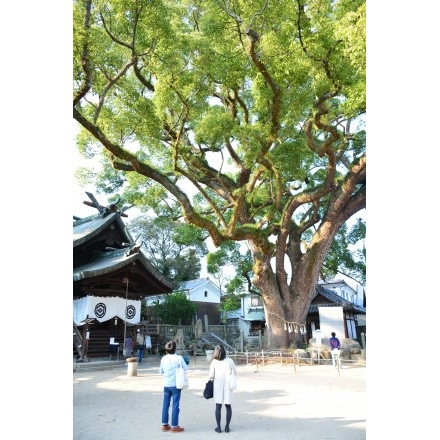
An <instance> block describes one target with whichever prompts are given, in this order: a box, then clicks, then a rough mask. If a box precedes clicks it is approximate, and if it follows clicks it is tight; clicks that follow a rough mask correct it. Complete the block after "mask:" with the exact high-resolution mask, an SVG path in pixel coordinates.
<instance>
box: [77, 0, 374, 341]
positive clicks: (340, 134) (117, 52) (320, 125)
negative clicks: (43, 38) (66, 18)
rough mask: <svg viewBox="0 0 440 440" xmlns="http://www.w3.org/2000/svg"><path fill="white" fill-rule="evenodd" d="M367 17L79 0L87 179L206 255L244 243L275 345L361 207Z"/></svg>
mask: <svg viewBox="0 0 440 440" xmlns="http://www.w3.org/2000/svg"><path fill="white" fill-rule="evenodd" d="M365 10H366V6H365V1H364V0H336V1H330V0H309V1H307V0H293V1H292V0H280V1H277V2H269V1H267V0H250V1H249V0H247V1H243V0H204V1H199V0H111V1H105V0H77V1H74V9H73V14H74V20H73V24H74V31H73V35H74V42H73V43H74V44H73V46H74V51H73V52H74V53H73V55H74V63H73V68H74V74H73V76H74V98H73V116H74V119H75V120H76V121H77V122H78V124H79V126H80V127H81V130H80V132H79V134H78V136H77V145H78V148H79V150H80V151H82V152H83V154H85V155H87V156H88V157H92V156H93V155H97V154H99V155H100V156H101V158H102V164H103V171H102V172H101V173H98V175H97V176H96V178H97V182H99V184H100V185H101V188H103V189H105V190H106V191H112V192H116V191H118V192H120V193H121V194H120V195H122V196H123V197H124V198H125V200H126V201H127V202H129V203H134V204H136V205H137V206H139V207H146V208H145V209H153V210H154V211H155V212H156V213H158V214H160V215H168V216H170V217H171V218H175V219H177V218H182V219H183V220H184V221H185V222H187V223H189V224H192V225H194V226H196V227H197V228H200V229H202V230H203V231H206V232H207V233H208V234H209V236H210V237H211V239H212V241H213V243H214V245H215V246H220V245H221V244H222V243H225V242H228V241H232V242H242V241H245V242H246V243H247V245H248V247H249V250H250V253H251V256H252V261H253V268H252V272H253V274H254V278H253V280H252V281H253V285H254V286H255V287H256V288H257V289H258V290H259V291H260V292H261V295H262V298H263V302H264V306H265V313H266V334H265V336H266V339H265V340H266V343H267V345H268V346H270V347H273V348H276V347H287V346H289V345H290V344H291V343H292V342H293V344H294V345H295V344H297V343H298V340H297V338H296V337H297V336H298V335H299V334H300V332H299V329H300V328H301V327H304V326H306V321H305V319H306V316H307V311H308V307H309V304H310V301H311V298H312V295H313V292H314V289H315V286H316V283H317V280H318V277H319V273H320V271H321V270H322V267H323V262H324V261H325V258H326V256H327V254H328V252H329V250H330V248H331V245H332V243H333V241H334V238H335V237H336V234H337V233H338V231H339V230H340V229H341V228H342V227H343V225H344V224H345V223H346V222H347V220H348V219H350V218H351V217H352V216H353V215H355V214H356V213H357V212H359V211H360V210H362V209H364V208H365V207H366V132H365V125H364V121H365V113H366V98H365V92H366V91H365V88H366V87H365V69H366V62H365V58H366V57H365V52H366V50H365V15H366V14H365ZM286 323H289V324H292V326H293V327H294V329H295V332H294V336H295V338H293V340H292V338H291V335H290V334H289V333H288V332H287V331H286V328H287V327H286ZM288 327H290V326H288Z"/></svg>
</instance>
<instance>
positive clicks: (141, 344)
mask: <svg viewBox="0 0 440 440" xmlns="http://www.w3.org/2000/svg"><path fill="white" fill-rule="evenodd" d="M136 346H137V351H138V358H139V361H138V362H139V363H140V362H142V359H143V357H144V350H145V336H144V335H143V334H142V333H141V331H140V329H138V331H137V335H136Z"/></svg>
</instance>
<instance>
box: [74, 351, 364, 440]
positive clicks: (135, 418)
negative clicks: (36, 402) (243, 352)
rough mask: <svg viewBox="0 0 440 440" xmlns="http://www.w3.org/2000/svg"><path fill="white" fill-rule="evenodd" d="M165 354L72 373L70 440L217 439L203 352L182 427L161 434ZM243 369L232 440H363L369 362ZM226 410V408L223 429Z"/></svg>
mask: <svg viewBox="0 0 440 440" xmlns="http://www.w3.org/2000/svg"><path fill="white" fill-rule="evenodd" d="M159 361H160V357H158V356H149V358H148V359H147V360H146V361H145V362H143V363H142V364H139V367H138V375H137V376H128V375H127V367H126V366H118V367H116V368H115V369H112V370H104V371H96V370H95V371H81V369H79V370H77V371H75V372H74V373H73V440H121V439H129V440H141V439H142V440H155V439H164V438H168V437H170V436H171V437H174V436H178V437H181V438H186V439H188V440H202V439H203V440H206V439H211V438H218V436H219V434H218V433H216V432H215V431H214V428H215V426H216V425H215V418H214V408H215V404H214V402H213V401H212V400H206V399H204V398H203V397H202V391H203V388H204V385H205V382H206V380H207V376H208V370H209V364H208V363H207V362H206V360H205V358H203V357H198V358H197V361H196V362H197V364H196V365H194V360H193V359H191V362H190V365H189V367H190V368H189V381H190V387H189V388H188V389H186V390H183V391H182V398H181V403H180V418H179V424H180V426H182V427H183V428H185V431H184V432H182V433H171V432H162V431H161V408H162V389H163V385H162V376H161V375H159V374H158V368H159ZM340 373H341V374H340V375H338V371H337V370H336V369H335V368H333V367H332V366H331V365H313V366H310V365H306V366H300V367H297V368H296V373H295V370H294V368H293V366H292V365H284V366H281V364H277V365H266V366H264V367H261V366H260V367H258V368H257V367H256V366H255V365H243V366H238V374H237V382H238V389H237V390H236V391H234V404H233V406H232V411H233V414H232V421H231V426H230V427H231V431H230V432H229V433H225V432H224V431H223V432H222V433H221V434H220V435H221V436H222V437H220V438H224V436H226V437H227V439H228V440H232V439H240V440H248V439H249V440H268V439H280V440H281V439H288V440H365V439H366V367H365V366H364V365H357V364H355V365H349V366H346V367H344V368H343V369H342V370H341V372H340ZM224 418H225V409H224V407H223V408H222V429H223V427H224Z"/></svg>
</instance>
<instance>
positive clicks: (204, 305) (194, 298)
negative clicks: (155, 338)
mask: <svg viewBox="0 0 440 440" xmlns="http://www.w3.org/2000/svg"><path fill="white" fill-rule="evenodd" d="M176 292H183V293H185V295H186V297H187V298H188V299H189V300H190V301H191V302H193V303H195V304H196V305H197V311H196V315H195V317H194V318H195V321H194V322H197V320H199V319H200V320H201V321H202V323H203V325H204V328H205V330H206V327H207V326H208V325H219V324H221V313H220V311H219V305H220V298H221V296H222V292H221V290H220V289H219V288H218V287H217V286H216V285H215V284H214V283H213V282H212V281H211V280H210V279H209V277H206V278H199V279H196V280H190V281H184V282H183V283H181V284H180V285H179V287H178V289H176V290H173V292H171V293H176ZM164 299H165V295H155V296H149V297H148V298H146V300H145V302H146V306H147V317H148V318H149V319H150V320H151V316H152V310H153V306H154V304H155V303H157V302H159V303H161V302H163V301H164Z"/></svg>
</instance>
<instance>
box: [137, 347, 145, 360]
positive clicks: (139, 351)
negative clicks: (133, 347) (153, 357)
mask: <svg viewBox="0 0 440 440" xmlns="http://www.w3.org/2000/svg"><path fill="white" fill-rule="evenodd" d="M143 357H144V350H141V349H138V358H139V362H140V361H141V360H142V358H143Z"/></svg>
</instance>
